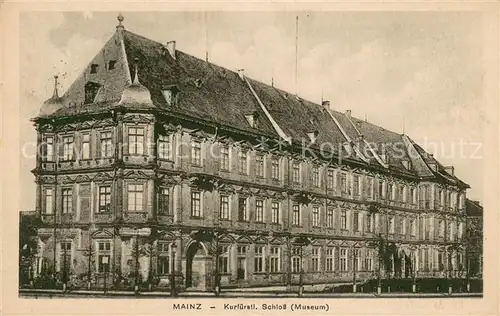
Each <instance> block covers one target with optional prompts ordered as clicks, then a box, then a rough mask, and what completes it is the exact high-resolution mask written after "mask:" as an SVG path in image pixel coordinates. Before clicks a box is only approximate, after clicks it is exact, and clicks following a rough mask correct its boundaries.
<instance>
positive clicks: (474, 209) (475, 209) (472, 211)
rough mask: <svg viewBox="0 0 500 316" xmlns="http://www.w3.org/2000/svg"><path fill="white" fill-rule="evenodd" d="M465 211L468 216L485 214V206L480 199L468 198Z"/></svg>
mask: <svg viewBox="0 0 500 316" xmlns="http://www.w3.org/2000/svg"><path fill="white" fill-rule="evenodd" d="M465 211H466V213H467V215H468V216H483V207H482V206H481V204H479V201H472V200H469V199H466V201H465Z"/></svg>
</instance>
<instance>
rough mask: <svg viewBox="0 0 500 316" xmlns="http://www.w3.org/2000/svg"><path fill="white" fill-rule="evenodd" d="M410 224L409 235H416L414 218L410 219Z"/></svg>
mask: <svg viewBox="0 0 500 316" xmlns="http://www.w3.org/2000/svg"><path fill="white" fill-rule="evenodd" d="M410 226H411V235H412V236H416V235H417V221H416V220H415V219H412V220H411V222H410Z"/></svg>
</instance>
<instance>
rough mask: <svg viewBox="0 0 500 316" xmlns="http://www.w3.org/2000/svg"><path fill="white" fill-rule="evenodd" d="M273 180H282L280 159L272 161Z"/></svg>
mask: <svg viewBox="0 0 500 316" xmlns="http://www.w3.org/2000/svg"><path fill="white" fill-rule="evenodd" d="M271 178H273V179H274V180H279V179H280V162H279V160H278V158H273V159H272V160H271Z"/></svg>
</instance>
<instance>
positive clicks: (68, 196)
mask: <svg viewBox="0 0 500 316" xmlns="http://www.w3.org/2000/svg"><path fill="white" fill-rule="evenodd" d="M72 211H73V190H72V189H69V188H64V189H62V212H63V214H70V213H71V212H72Z"/></svg>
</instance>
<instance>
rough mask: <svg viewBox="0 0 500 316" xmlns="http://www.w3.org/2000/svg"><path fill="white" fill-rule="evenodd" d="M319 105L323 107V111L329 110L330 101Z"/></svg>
mask: <svg viewBox="0 0 500 316" xmlns="http://www.w3.org/2000/svg"><path fill="white" fill-rule="evenodd" d="M321 105H323V107H324V108H325V109H329V108H330V101H323V102H321Z"/></svg>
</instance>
